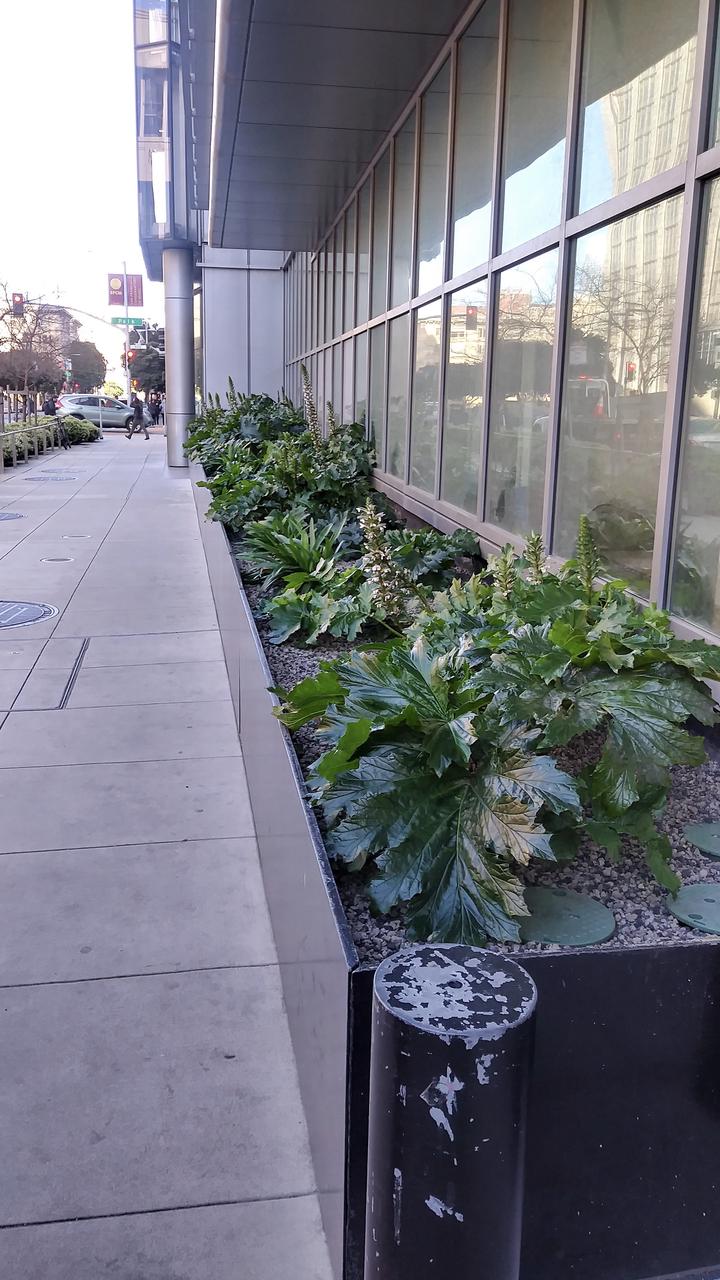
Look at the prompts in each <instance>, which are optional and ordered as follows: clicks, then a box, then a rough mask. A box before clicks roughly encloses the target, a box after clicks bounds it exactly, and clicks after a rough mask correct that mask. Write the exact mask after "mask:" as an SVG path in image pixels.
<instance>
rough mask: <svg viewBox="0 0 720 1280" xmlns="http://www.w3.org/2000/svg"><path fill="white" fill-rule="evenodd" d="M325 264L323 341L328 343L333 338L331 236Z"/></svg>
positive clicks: (333, 268)
mask: <svg viewBox="0 0 720 1280" xmlns="http://www.w3.org/2000/svg"><path fill="white" fill-rule="evenodd" d="M325 264H326V270H325V341H326V342H330V341H331V339H332V336H333V292H334V289H335V253H334V242H333V237H332V236H330V238H329V239H328V241H327V251H326V254H325Z"/></svg>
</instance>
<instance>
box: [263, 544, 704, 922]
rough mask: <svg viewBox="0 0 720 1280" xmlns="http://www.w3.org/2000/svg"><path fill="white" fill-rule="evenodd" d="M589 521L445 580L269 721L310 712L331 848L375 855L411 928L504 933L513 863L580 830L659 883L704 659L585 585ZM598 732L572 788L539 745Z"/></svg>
mask: <svg viewBox="0 0 720 1280" xmlns="http://www.w3.org/2000/svg"><path fill="white" fill-rule="evenodd" d="M599 568H600V565H599V563H598V559H597V552H596V550H595V547H594V544H593V543H592V538H591V537H590V535H589V530H588V529H587V526H584V527H583V532H582V536H581V537H580V539H579V546H578V555H577V558H576V559H575V560H572V561H569V562H568V563H567V564H566V565H565V566H564V567H563V568H562V569H561V570H560V571H559V572H558V573H553V572H550V571H549V570H548V568H547V565H546V563H545V557H544V552H543V549H542V545H541V543H540V541H539V539H538V538H537V537H535V538H533V539H532V540H530V541H529V544H528V547H527V548H526V551H525V555H524V556H523V557H521V558H518V557H516V555H515V553H514V552H513V551H512V549H511V548H504V549H503V551H502V552H501V553H500V555H499V556H498V557H496V558H495V560H494V562H493V563H492V564H491V566H490V567H489V570H488V572H487V573H486V574H483V575H479V576H474V577H472V578H471V579H470V580H469V581H467V582H465V583H460V582H457V581H456V582H454V583H453V584H452V585H451V586H450V588H449V589H448V590H447V591H445V592H443V593H439V594H437V595H436V596H435V597H434V599H433V601H432V603H431V604H430V606H429V607H428V608H427V610H426V611H425V612H424V613H422V614H420V616H419V617H417V618H416V619H415V620H414V622H413V624H412V626H411V628H410V629H409V634H408V635H407V636H406V637H403V638H402V639H396V640H394V641H393V642H391V643H390V644H388V645H386V646H385V647H381V648H378V647H376V648H375V649H374V650H373V652H369V653H364V654H363V653H358V654H355V655H354V656H353V657H352V658H351V659H350V660H349V661H347V662H338V663H335V664H331V665H327V664H326V665H324V666H323V668H322V669H321V671H320V673H319V675H318V676H317V678H316V679H315V680H306V681H302V682H301V683H300V684H299V685H297V686H296V687H295V689H293V690H292V691H291V692H290V693H285V694H283V695H282V696H283V698H284V703H283V706H282V707H281V708H280V710H279V712H278V714H279V715H280V717H281V718H282V719H283V720H284V721H285V723H287V724H288V725H289V726H290V727H291V728H294V727H297V726H299V725H300V724H303V723H306V722H308V721H312V720H314V721H316V722H317V725H318V730H319V732H320V733H321V734H322V735H324V736H325V738H326V739H327V741H328V746H329V749H328V751H327V752H326V754H325V755H324V756H323V757H322V758H321V759H320V760H319V761H318V762H317V763H316V765H315V767H314V770H313V785H314V794H315V798H316V800H317V801H318V803H320V804H322V806H323V809H324V812H325V816H326V819H327V821H328V824H329V833H330V834H329V843H330V848H331V852H332V853H333V854H334V856H336V857H337V858H339V859H341V860H342V861H343V862H345V863H346V864H347V865H349V866H351V867H353V868H357V867H359V866H362V865H364V864H365V863H366V862H367V861H368V860H370V861H372V862H373V863H374V872H373V876H372V879H371V882H370V893H371V896H372V899H373V901H374V903H375V905H376V907H377V908H378V909H379V910H382V911H386V910H388V909H389V908H390V907H392V906H393V905H395V904H397V903H404V904H405V908H406V918H407V921H408V926H409V929H410V932H411V934H412V936H415V937H426V938H430V939H433V940H438V939H444V940H447V941H456V940H460V941H469V942H474V943H478V942H482V941H483V940H484V939H486V938H487V937H490V938H495V939H506V940H508V939H517V937H518V936H519V934H518V924H519V920H520V918H521V917H522V915H523V914H525V913H526V908H525V906H524V900H523V893H522V883H521V881H520V880H519V879H518V872H519V871H521V869H522V867H524V866H526V865H527V864H528V863H529V861H530V859H531V857H540V858H542V859H550V858H553V857H568V856H572V855H573V854H574V852H575V851H576V850H577V848H578V846H579V842H580V839H581V837H582V836H583V835H587V836H590V837H591V839H593V840H594V841H595V842H596V843H598V844H600V845H602V846H604V847H605V849H606V850H607V851H608V853H609V855H610V856H611V857H612V858H617V857H618V856H619V855H620V852H621V839H622V837H623V836H632V837H634V838H635V839H636V840H637V841H638V842H639V843H640V844H641V845H642V846H643V847H644V850H645V856H646V858H647V861H648V864H649V866H650V868H651V870H652V872H653V873H654V874H655V876H656V878H657V879H658V880H659V882H660V883H661V884H663V885H664V886H665V887H666V888H667V889H669V890H670V891H671V892H672V891H674V890H676V889H677V887H678V884H679V881H678V879H677V876H676V875H675V874H674V872H673V871H672V869H671V867H670V866H669V860H670V853H671V850H670V845H669V842H668V840H667V837H666V836H665V835H664V834H662V833H661V832H660V831H659V830H658V828H657V825H656V822H657V818H658V817H659V815H660V814H661V813H662V810H663V807H664V804H665V802H666V799H667V792H668V788H669V782H670V774H669V770H670V768H671V767H672V766H673V765H679V764H682V765H697V764H700V763H702V761H703V759H704V746H703V742H702V739H701V738H700V737H699V736H696V735H693V734H692V733H690V732H688V730H687V728H686V727H685V723H686V721H687V720H688V719H689V718H690V717H694V718H695V720H696V721H699V722H700V723H702V724H711V723H713V721H714V719H715V710H714V705H713V700H712V697H711V694H710V690H709V689H708V687H707V685H706V684H705V683H704V681H705V680H706V679H717V678H718V677H720V649H719V648H717V647H715V646H710V645H706V644H704V643H703V642H701V641H697V642H696V641H684V640H680V639H678V638H677V637H676V636H675V635H674V634H673V632H672V630H671V628H670V624H669V620H668V617H667V615H666V614H665V613H663V612H661V611H659V610H657V609H655V608H653V607H650V608H648V609H645V610H643V609H642V608H641V607H640V606H639V605H637V604H636V603H635V602H634V601H633V600H632V599H629V598H628V597H627V596H626V595H625V594H624V591H623V584H621V583H618V582H607V583H598V582H597V580H596V574H597V571H598V569H599ZM588 731H594V732H595V733H596V734H597V735H598V736H599V738H600V740H601V745H600V747H599V750H600V755H599V759H597V760H596V761H595V762H593V763H591V764H589V765H586V766H585V768H583V769H582V770H581V772H580V773H579V775H578V776H577V777H576V778H571V777H569V776H568V775H567V774H565V773H562V771H561V770H559V769H558V768H557V766H556V764H555V761H554V760H553V757H552V755H551V753H552V752H553V751H556V750H557V749H558V748H567V747H569V746H571V745H572V744H573V743H576V742H577V740H578V739H579V738H581V737H582V735H584V734H587V733H588Z"/></svg>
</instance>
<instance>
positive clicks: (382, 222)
mask: <svg viewBox="0 0 720 1280" xmlns="http://www.w3.org/2000/svg"><path fill="white" fill-rule="evenodd" d="M389 200H390V148H389V147H388V149H387V151H385V152H383V154H382V155H381V157H380V159H379V160H378V162H377V164H376V166H375V195H374V197H373V245H372V309H371V312H370V314H371V315H373V316H379V315H381V314H382V312H383V311H387V256H388V225H389V221H388V204H389Z"/></svg>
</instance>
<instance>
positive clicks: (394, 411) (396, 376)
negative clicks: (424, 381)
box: [387, 313, 410, 480]
mask: <svg viewBox="0 0 720 1280" xmlns="http://www.w3.org/2000/svg"><path fill="white" fill-rule="evenodd" d="M409 342H410V317H409V316H408V314H407V313H406V314H405V315H402V316H398V317H397V318H396V319H395V320H391V321H390V329H389V334H388V403H387V469H388V471H389V472H390V474H391V475H393V476H399V477H400V479H402V480H404V479H405V443H406V440H407V416H408V415H407V410H408V404H407V383H408V354H409V350H408V348H409Z"/></svg>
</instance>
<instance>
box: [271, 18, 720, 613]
mask: <svg viewBox="0 0 720 1280" xmlns="http://www.w3.org/2000/svg"><path fill="white" fill-rule="evenodd" d="M484 2H485V0H472V2H471V3H470V4H468V6H467V7H466V9H465V11H464V13H463V14H462V15H461V17H460V18H459V20H458V22H457V23H456V25H455V28H454V30H453V31H452V33H451V34H450V36H449V37H448V39H447V40H446V41H445V43H444V44H443V46H442V47H441V48H440V49H439V51H438V53H437V56H436V57H435V59H434V60H433V62H432V64H431V65H430V66H429V67H428V70H427V72H426V74H425V75H424V77H423V79H422V81H421V82H420V83H419V84H418V86H417V88H416V90H415V92H414V93H413V94H412V96H411V97H410V98H409V100H408V102H407V103H406V105H405V107H404V109H403V111H402V112H401V113H400V114H399V115H398V117H397V119H396V121H395V124H394V125H393V127H392V129H391V130H390V132H389V134H388V135H387V136H386V137H385V138H383V140H382V142H381V143H380V144H379V145H378V147H377V149H376V151H375V153H374V155H373V156H372V157H371V159H370V161H369V163H368V164H367V166H366V167H365V168H364V170H363V172H362V173H361V175H360V177H359V179H358V181H357V183H356V185H355V187H354V188H353V190H352V191H351V192H350V194H349V196H348V198H347V199H346V201H345V202H344V204H343V205H342V207H341V208H340V209H339V210H338V212H337V214H336V215H335V218H334V219H333V221H332V222H331V223H330V224H329V226H328V227H327V228H326V230H325V231H324V233H323V238H322V240H321V241H320V242H319V245H318V248H317V249H316V250H315V251H314V253H313V255H312V260H313V261H314V262H315V263H316V269H317V287H316V297H315V300H314V301H312V300H311V304H310V306H311V311H312V310H315V314H316V320H315V327H314V329H313V324H312V322H311V324H310V328H309V332H304V333H302V334H301V335H300V339H299V345H298V349H296V351H295V356H294V358H295V359H296V360H298V359H304V360H307V359H309V358H310V357H311V356H315V357H320V356H321V355H322V356H323V358H329V359H332V356H329V357H326V356H325V355H324V353H325V352H326V351H328V350H329V349H331V348H332V347H333V346H334V345H335V342H336V341H338V340H340V341H344V340H346V339H348V338H350V337H357V336H358V335H359V334H360V333H364V334H365V335H366V337H365V341H366V344H367V354H366V366H367V377H366V404H367V422H368V431H369V429H370V387H371V377H372V359H371V348H372V330H373V329H374V328H376V327H377V326H378V325H380V324H383V325H384V326H385V329H384V343H383V347H384V364H385V368H384V374H385V378H384V396H383V424H382V431H383V456H382V457H381V458H378V463H377V473H376V480H377V483H378V485H379V487H381V488H384V489H385V490H387V491H392V493H393V495H394V496H395V497H396V499H397V500H398V501H401V502H402V501H404V502H405V505H406V506H408V508H409V509H413V510H416V511H417V513H418V514H419V513H420V511H421V509H422V512H423V513H424V514H423V518H424V519H429V521H430V523H436V524H439V526H440V527H456V526H458V525H466V526H468V527H472V528H474V529H476V531H477V532H479V533H480V534H481V537H482V538H484V539H485V540H486V541H487V543H488V545H489V546H494V545H497V544H498V542H503V541H510V542H513V541H517V539H516V538H514V537H513V535H511V534H510V532H509V531H507V530H501V529H497V528H496V527H495V526H493V525H492V524H490V523H489V522H488V521H487V520H486V518H485V517H486V499H485V494H486V487H487V456H488V445H489V427H490V410H491V401H490V387H491V380H492V366H493V361H494V358H495V355H496V343H495V330H496V325H497V310H498V289H499V281H500V274H501V272H503V271H505V270H507V269H508V268H510V267H514V266H519V265H521V264H522V263H523V262H525V261H528V260H529V259H531V258H534V257H536V256H538V255H540V254H542V253H544V252H546V251H547V250H550V249H557V250H558V282H557V299H556V312H555V343H554V348H553V354H552V365H551V386H550V401H551V403H550V415H549V426H548V438H547V442H546V458H545V475H544V482H543V519H542V533H543V536H544V539H545V541H546V544H547V545H548V546H549V547H550V548H552V538H553V531H554V522H555V507H556V499H557V483H558V465H559V459H560V444H561V423H562V412H563V407H562V383H563V377H564V368H565V355H566V344H567V336H568V333H569V327H570V322H571V315H570V306H571V302H572V285H573V264H574V256H575V248H576V244H577V240H578V237H579V236H581V235H584V234H586V233H587V232H590V231H594V230H597V229H599V228H601V227H603V226H606V225H608V224H610V223H613V222H615V221H617V220H618V219H619V218H622V217H623V216H626V215H629V214H632V213H637V212H639V211H640V210H642V209H643V208H646V207H648V206H649V205H652V204H655V203H658V202H660V201H663V200H665V199H667V198H669V197H671V196H674V195H681V196H682V199H683V218H682V224H681V231H680V247H679V271H678V279H677V307H676V314H675V320H674V325H673V331H672V336H671V346H670V365H669V379H668V390H667V394H666V409H665V420H664V428H663V438H662V446H661V461H660V477H659V486H658V500H657V508H656V531H655V545H654V550H653V563H652V580H651V586H650V599H651V600H653V601H657V602H658V603H660V604H661V605H667V603H668V601H669V591H670V579H671V572H672V558H673V541H674V530H675V525H676V505H677V498H678V494H677V490H678V485H679V480H680V469H681V462H682V447H683V440H682V433H683V421H684V417H685V412H686V402H687V385H688V360H689V353H690V342H691V340H692V328H693V320H694V309H695V300H696V295H697V289H698V287H699V270H700V267H699V257H700V256H701V255H700V254H699V250H700V249H701V247H702V244H701V238H702V234H703V208H704V199H705V191H706V187H707V185H708V182H709V181H710V180H711V179H713V178H716V177H720V144H717V145H715V144H714V142H713V141H712V138H711V136H710V124H711V113H712V104H713V91H714V78H715V51H716V42H717V34H718V8H719V6H720V0H700V5H699V23H698V42H697V51H696V59H695V73H694V84H693V95H692V101H691V114H690V125H689V140H688V156H687V160H686V161H684V162H683V163H681V164H679V165H675V166H673V167H672V168H671V169H668V170H666V171H665V172H664V173H660V174H658V175H656V176H654V177H652V178H650V179H647V180H646V181H644V182H642V183H639V184H637V185H636V186H634V187H632V188H630V189H629V190H628V191H623V192H621V193H619V194H618V195H616V196H613V197H611V198H610V199H608V200H606V201H605V202H603V203H602V204H599V205H596V206H593V207H592V208H590V209H588V210H586V211H584V212H582V213H577V212H575V210H576V195H577V191H578V179H579V166H580V163H581V155H580V151H581V130H582V118H581V116H582V111H581V107H582V61H583V54H584V48H583V43H584V35H585V24H586V16H587V5H588V3H589V0H573V4H572V28H571V36H570V73H569V83H568V102H567V117H566V133H565V137H566V143H565V156H564V165H563V179H562V192H561V219H560V222H559V224H558V225H557V226H555V227H553V228H550V229H548V230H547V231H545V232H543V233H542V234H540V235H537V236H535V237H533V238H532V239H531V240H528V241H525V242H524V243H523V244H520V245H517V246H514V247H513V248H512V249H509V250H506V251H505V252H502V251H501V235H502V155H503V144H504V139H503V131H504V123H505V104H506V93H507V62H508V47H509V26H510V7H511V5H512V4H513V3H515V0H501V3H500V28H499V40H498V61H497V80H496V97H495V120H494V139H493V160H492V163H493V171H492V173H493V176H492V187H491V201H492V204H491V245H490V248H491V255H490V258H489V259H488V260H487V261H485V262H479V263H477V264H476V265H475V266H473V267H471V268H470V269H468V270H467V271H465V272H463V273H461V274H458V275H457V276H454V277H453V276H452V275H451V274H450V273H451V271H452V248H453V246H452V240H453V183H454V173H455V152H456V125H457V109H458V79H459V71H458V68H459V52H460V50H459V43H460V40H461V39H462V37H463V35H464V34H465V32H466V30H467V29H468V28H469V27H470V25H471V23H472V22H473V20H474V18H475V17H476V15H477V13H478V12H479V10H480V9H481V7H482V5H483V3H484ZM448 58H449V59H450V99H449V124H448V148H447V168H446V186H445V247H444V261H443V273H442V275H443V279H442V283H441V285H440V286H439V287H437V288H436V289H433V290H430V291H427V292H426V293H424V294H423V295H418V294H417V293H415V292H414V291H415V290H416V288H417V278H418V277H417V273H418V262H417V231H418V227H417V220H418V213H419V209H418V197H419V179H420V148H421V139H422V101H423V95H424V93H425V92H426V90H427V89H428V87H429V86H430V85H431V84H432V82H433V80H434V79H435V77H436V75H437V74H438V72H439V71H440V70H441V69H442V67H443V65H444V64H445V63H446V62H447V60H448ZM413 113H414V118H415V169H414V175H413V187H412V190H413V202H412V224H411V260H410V287H411V291H413V293H414V296H412V297H411V298H409V299H408V301H407V302H402V303H401V304H399V305H397V306H395V307H391V305H390V298H391V289H392V262H393V233H394V230H395V227H394V223H395V216H394V204H395V185H396V183H395V168H396V156H395V152H396V138H397V135H398V133H399V131H400V130H401V129H402V128H403V127H404V125H405V124H406V123H407V121H408V119H409V118H410V117H411V116H412V115H413ZM386 157H387V159H386ZM380 163H387V164H388V166H389V189H388V201H387V210H386V215H387V245H386V248H387V253H386V257H385V309H384V310H383V311H381V312H379V313H378V314H377V315H373V314H372V311H373V291H374V280H373V277H374V275H375V247H376V246H375V232H376V226H375V222H376V217H375V215H376V195H377V183H376V174H377V169H378V165H379V164H380ZM366 183H369V227H368V281H367V320H366V321H363V322H361V323H360V324H358V323H357V321H358V312H357V295H358V272H357V246H358V238H359V209H360V199H359V193H360V191H361V190H362V189H363V187H364V186H365V184H366ZM353 202H354V204H355V236H354V241H355V280H354V285H353V288H354V295H355V302H354V306H353V313H352V317H351V318H352V321H353V325H352V327H351V328H350V329H348V330H343V331H342V332H340V333H339V334H338V337H337V338H336V337H335V333H334V323H333V322H332V321H331V333H330V334H328V333H327V332H325V330H324V326H323V325H321V321H320V307H321V306H322V307H323V317H324V315H325V308H326V300H325V292H324V291H325V289H326V288H327V279H328V272H327V255H328V253H330V252H332V253H334V236H335V230H336V227H337V226H338V224H339V223H340V222H341V220H344V218H345V214H346V211H347V209H348V207H349V206H350V205H351V204H352V203H353ZM321 254H323V255H324V259H325V266H326V270H325V272H324V273H323V272H322V262H323V259H322V258H321V256H320V255H321ZM323 274H324V280H323ZM343 275H345V272H344V270H343ZM481 279H485V280H486V281H487V299H488V301H487V314H486V351H485V370H484V392H483V394H484V404H483V413H482V424H481V429H482V436H481V463H480V469H479V476H478V507H477V511H476V512H475V514H474V515H471V514H469V513H468V512H465V511H462V510H461V509H460V508H455V507H453V506H452V504H449V503H446V502H444V501H442V499H441V498H440V487H441V476H442V456H443V454H442V451H443V447H444V440H445V420H444V419H445V389H446V380H447V353H448V335H449V331H450V321H449V316H450V307H451V305H452V302H451V295H452V294H454V293H456V292H458V291H459V290H461V289H463V288H464V287H467V286H468V285H471V284H473V283H475V282H476V281H479V280H481ZM331 282H332V283H334V281H331ZM343 287H344V281H343ZM287 296H288V295H287V292H286V294H285V297H286V305H287ZM438 299H439V300H440V304H441V309H442V322H441V350H442V360H441V367H440V390H439V407H438V433H437V453H436V465H435V486H434V493H433V494H431V495H427V494H419V493H416V492H414V491H413V492H410V485H409V464H410V448H411V415H412V382H413V370H414V362H415V349H416V341H417V334H416V327H417V317H416V312H417V310H418V308H419V307H421V306H425V305H427V304H428V303H430V302H433V301H436V300H438ZM333 304H334V291H333ZM343 306H344V302H343ZM406 313H407V314H408V321H407V322H408V325H409V335H408V379H407V422H406V437H405V446H406V447H405V473H404V478H403V479H398V478H397V477H393V476H390V475H389V474H388V472H387V448H388V443H387V408H388V381H389V372H390V370H389V344H390V321H391V320H394V319H397V318H398V317H399V316H401V315H404V314H406ZM343 323H344V310H343V320H342V322H341V327H342V324H343ZM321 334H322V341H321ZM286 351H287V348H286ZM356 351H357V344H356V346H355V352H356ZM288 354H289V353H288ZM292 358H293V357H291V360H292ZM355 361H356V354H355V353H354V355H353V366H354V365H355ZM682 625H683V627H684V628H685V630H686V631H688V629H689V632H691V633H693V634H699V635H702V634H710V633H709V632H706V631H705V630H704V629H703V628H702V627H695V624H692V623H688V622H687V620H683V624H682Z"/></svg>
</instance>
